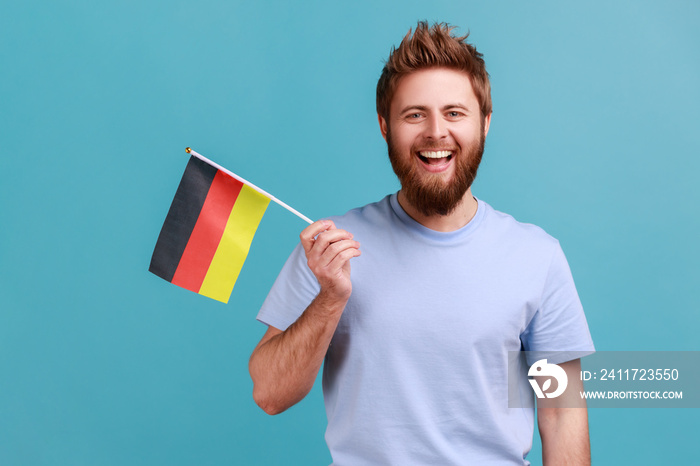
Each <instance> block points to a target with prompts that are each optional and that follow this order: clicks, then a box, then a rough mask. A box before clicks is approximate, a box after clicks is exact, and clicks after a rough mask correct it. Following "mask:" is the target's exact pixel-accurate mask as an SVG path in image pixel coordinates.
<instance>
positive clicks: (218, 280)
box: [148, 156, 270, 303]
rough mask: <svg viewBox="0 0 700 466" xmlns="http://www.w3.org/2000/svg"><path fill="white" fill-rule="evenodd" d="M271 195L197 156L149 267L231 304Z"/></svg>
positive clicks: (192, 159) (179, 188)
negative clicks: (230, 298) (260, 191)
mask: <svg viewBox="0 0 700 466" xmlns="http://www.w3.org/2000/svg"><path fill="white" fill-rule="evenodd" d="M269 202H270V198H269V197H267V196H264V195H263V194H261V193H259V192H258V191H256V190H255V189H252V188H251V187H250V186H248V185H247V184H245V183H243V182H241V181H239V180H238V179H236V178H233V177H232V176H230V175H229V174H227V173H225V172H224V171H222V170H219V169H218V168H216V167H214V166H212V165H210V164H209V163H207V162H206V161H204V160H201V159H200V158H197V157H195V156H191V157H190V160H189V162H188V163H187V168H186V169H185V173H184V174H183V175H182V180H181V181H180V185H179V186H178V188H177V192H176V193H175V198H174V199H173V202H172V204H171V206H170V210H169V211H168V215H167V217H166V218H165V223H163V228H162V229H161V231H160V235H159V236H158V241H157V243H156V247H155V249H154V251H153V257H152V258H151V265H150V267H149V269H148V270H149V271H151V272H153V273H154V274H156V275H158V276H159V277H161V278H163V279H164V280H167V281H169V282H171V283H173V284H175V285H177V286H180V287H182V288H186V289H188V290H190V291H194V292H195V293H199V294H201V295H204V296H207V297H209V298H212V299H215V300H217V301H221V302H224V303H227V302H228V300H229V297H230V296H231V292H232V291H233V285H234V284H235V283H236V279H237V278H238V274H239V273H240V271H241V268H242V267H243V262H245V259H246V257H247V256H248V251H249V250H250V244H251V242H252V241H253V236H254V235H255V231H256V230H257V229H258V225H259V224H260V220H262V217H263V214H264V213H265V210H266V209H267V205H268V204H269Z"/></svg>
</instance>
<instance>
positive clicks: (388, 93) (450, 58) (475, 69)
mask: <svg viewBox="0 0 700 466" xmlns="http://www.w3.org/2000/svg"><path fill="white" fill-rule="evenodd" d="M452 29H454V26H450V25H449V24H447V23H435V24H433V26H432V27H431V26H430V25H429V24H428V22H427V21H419V22H418V25H417V26H416V30H415V32H413V34H411V30H410V29H409V30H408V34H406V36H405V37H404V38H403V40H402V41H401V44H400V45H399V48H396V47H392V48H391V52H390V53H389V59H388V60H387V61H386V64H385V65H384V69H383V70H382V75H381V77H380V78H379V82H378V83H377V113H378V114H379V115H381V116H382V117H383V118H384V119H385V120H387V121H388V120H389V108H390V106H391V99H392V98H393V97H394V92H396V87H397V86H398V83H399V81H400V80H401V78H403V77H404V76H406V75H408V74H410V73H413V72H415V71H419V70H423V69H427V68H438V67H441V68H450V69H453V70H458V71H464V72H465V73H467V74H468V75H469V78H470V80H471V84H472V88H473V89H474V93H475V94H476V98H477V100H478V101H479V107H480V108H481V116H482V117H485V116H486V115H489V114H490V113H491V83H490V82H489V74H488V73H487V72H486V65H485V63H484V59H483V58H482V55H481V54H480V53H479V52H477V51H476V48H475V47H474V46H473V45H471V44H468V43H467V42H465V41H466V39H467V37H469V34H468V33H467V35H466V36H464V37H456V36H453V35H451V34H450V32H451V31H452Z"/></svg>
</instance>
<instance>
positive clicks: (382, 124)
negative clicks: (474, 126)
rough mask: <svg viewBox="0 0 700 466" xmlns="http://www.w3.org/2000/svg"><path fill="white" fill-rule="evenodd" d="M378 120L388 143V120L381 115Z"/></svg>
mask: <svg viewBox="0 0 700 466" xmlns="http://www.w3.org/2000/svg"><path fill="white" fill-rule="evenodd" d="M489 116H490V115H489ZM377 118H378V119H379V131H381V132H382V137H383V138H384V140H385V141H386V132H387V130H388V129H389V128H388V126H387V125H386V120H385V119H384V117H383V116H381V115H380V114H377Z"/></svg>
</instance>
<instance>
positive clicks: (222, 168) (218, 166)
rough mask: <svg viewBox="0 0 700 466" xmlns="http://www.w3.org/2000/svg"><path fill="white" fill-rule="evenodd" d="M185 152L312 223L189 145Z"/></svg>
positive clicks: (304, 216) (308, 219)
mask: <svg viewBox="0 0 700 466" xmlns="http://www.w3.org/2000/svg"><path fill="white" fill-rule="evenodd" d="M185 152H187V153H188V154H190V155H194V156H195V157H197V158H198V159H200V160H202V161H204V162H206V163H208V164H209V165H211V166H212V167H214V168H218V169H219V170H221V171H222V172H224V173H226V174H227V175H229V176H231V177H233V178H235V179H237V180H238V181H240V182H241V183H243V184H247V185H248V186H250V187H251V188H253V189H254V190H256V191H257V192H259V193H260V194H262V195H263V196H266V197H269V198H270V200H271V201H274V202H276V203H277V204H279V205H280V206H282V207H284V208H285V209H287V210H288V211H290V212H291V213H293V214H294V215H296V216H297V217H299V218H300V219H302V220H304V221H305V222H308V223H314V222H313V220H311V219H310V218H309V217H307V216H306V215H304V214H302V213H301V212H299V211H298V210H296V209H293V208H292V207H290V206H288V205H287V204H285V203H284V202H282V201H280V200H279V199H277V198H276V197H275V196H273V195H272V194H270V193H268V192H267V191H264V190H262V189H260V188H258V187H257V186H255V185H254V184H253V183H251V182H250V181H246V180H244V179H243V178H241V177H240V176H238V175H236V174H235V173H232V172H230V171H229V170H226V169H225V168H224V167H222V166H221V165H219V164H218V163H214V162H212V161H211V160H209V159H208V158H206V157H205V156H203V155H202V154H198V153H197V152H195V151H194V150H192V148H191V147H186V148H185Z"/></svg>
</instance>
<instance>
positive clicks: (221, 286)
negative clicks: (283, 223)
mask: <svg viewBox="0 0 700 466" xmlns="http://www.w3.org/2000/svg"><path fill="white" fill-rule="evenodd" d="M269 203H270V199H269V198H268V197H266V196H263V195H262V194H260V193H258V192H257V191H255V190H254V189H252V188H250V187H248V186H247V185H243V188H242V189H241V192H240V193H239V194H238V198H237V199H236V203H235V204H234V205H233V209H231V214H230V215H229V218H228V222H227V223H226V228H225V229H224V234H223V236H222V238H221V242H220V243H219V246H218V247H217V249H216V253H215V254H214V258H213V259H212V261H211V265H210V266H209V270H208V271H207V274H206V276H205V277H204V281H203V282H202V287H201V288H200V289H199V294H202V295H204V296H207V297H209V298H212V299H216V300H217V301H221V302H224V303H228V299H229V297H231V291H233V285H234V284H235V283H236V279H237V278H238V274H239V273H240V272H241V268H242V267H243V262H245V259H246V257H247V256H248V251H249V250H250V243H252V241H253V236H255V231H256V230H257V229H258V225H259V224H260V220H262V217H263V214H264V213H265V209H267V205H268V204H269Z"/></svg>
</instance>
